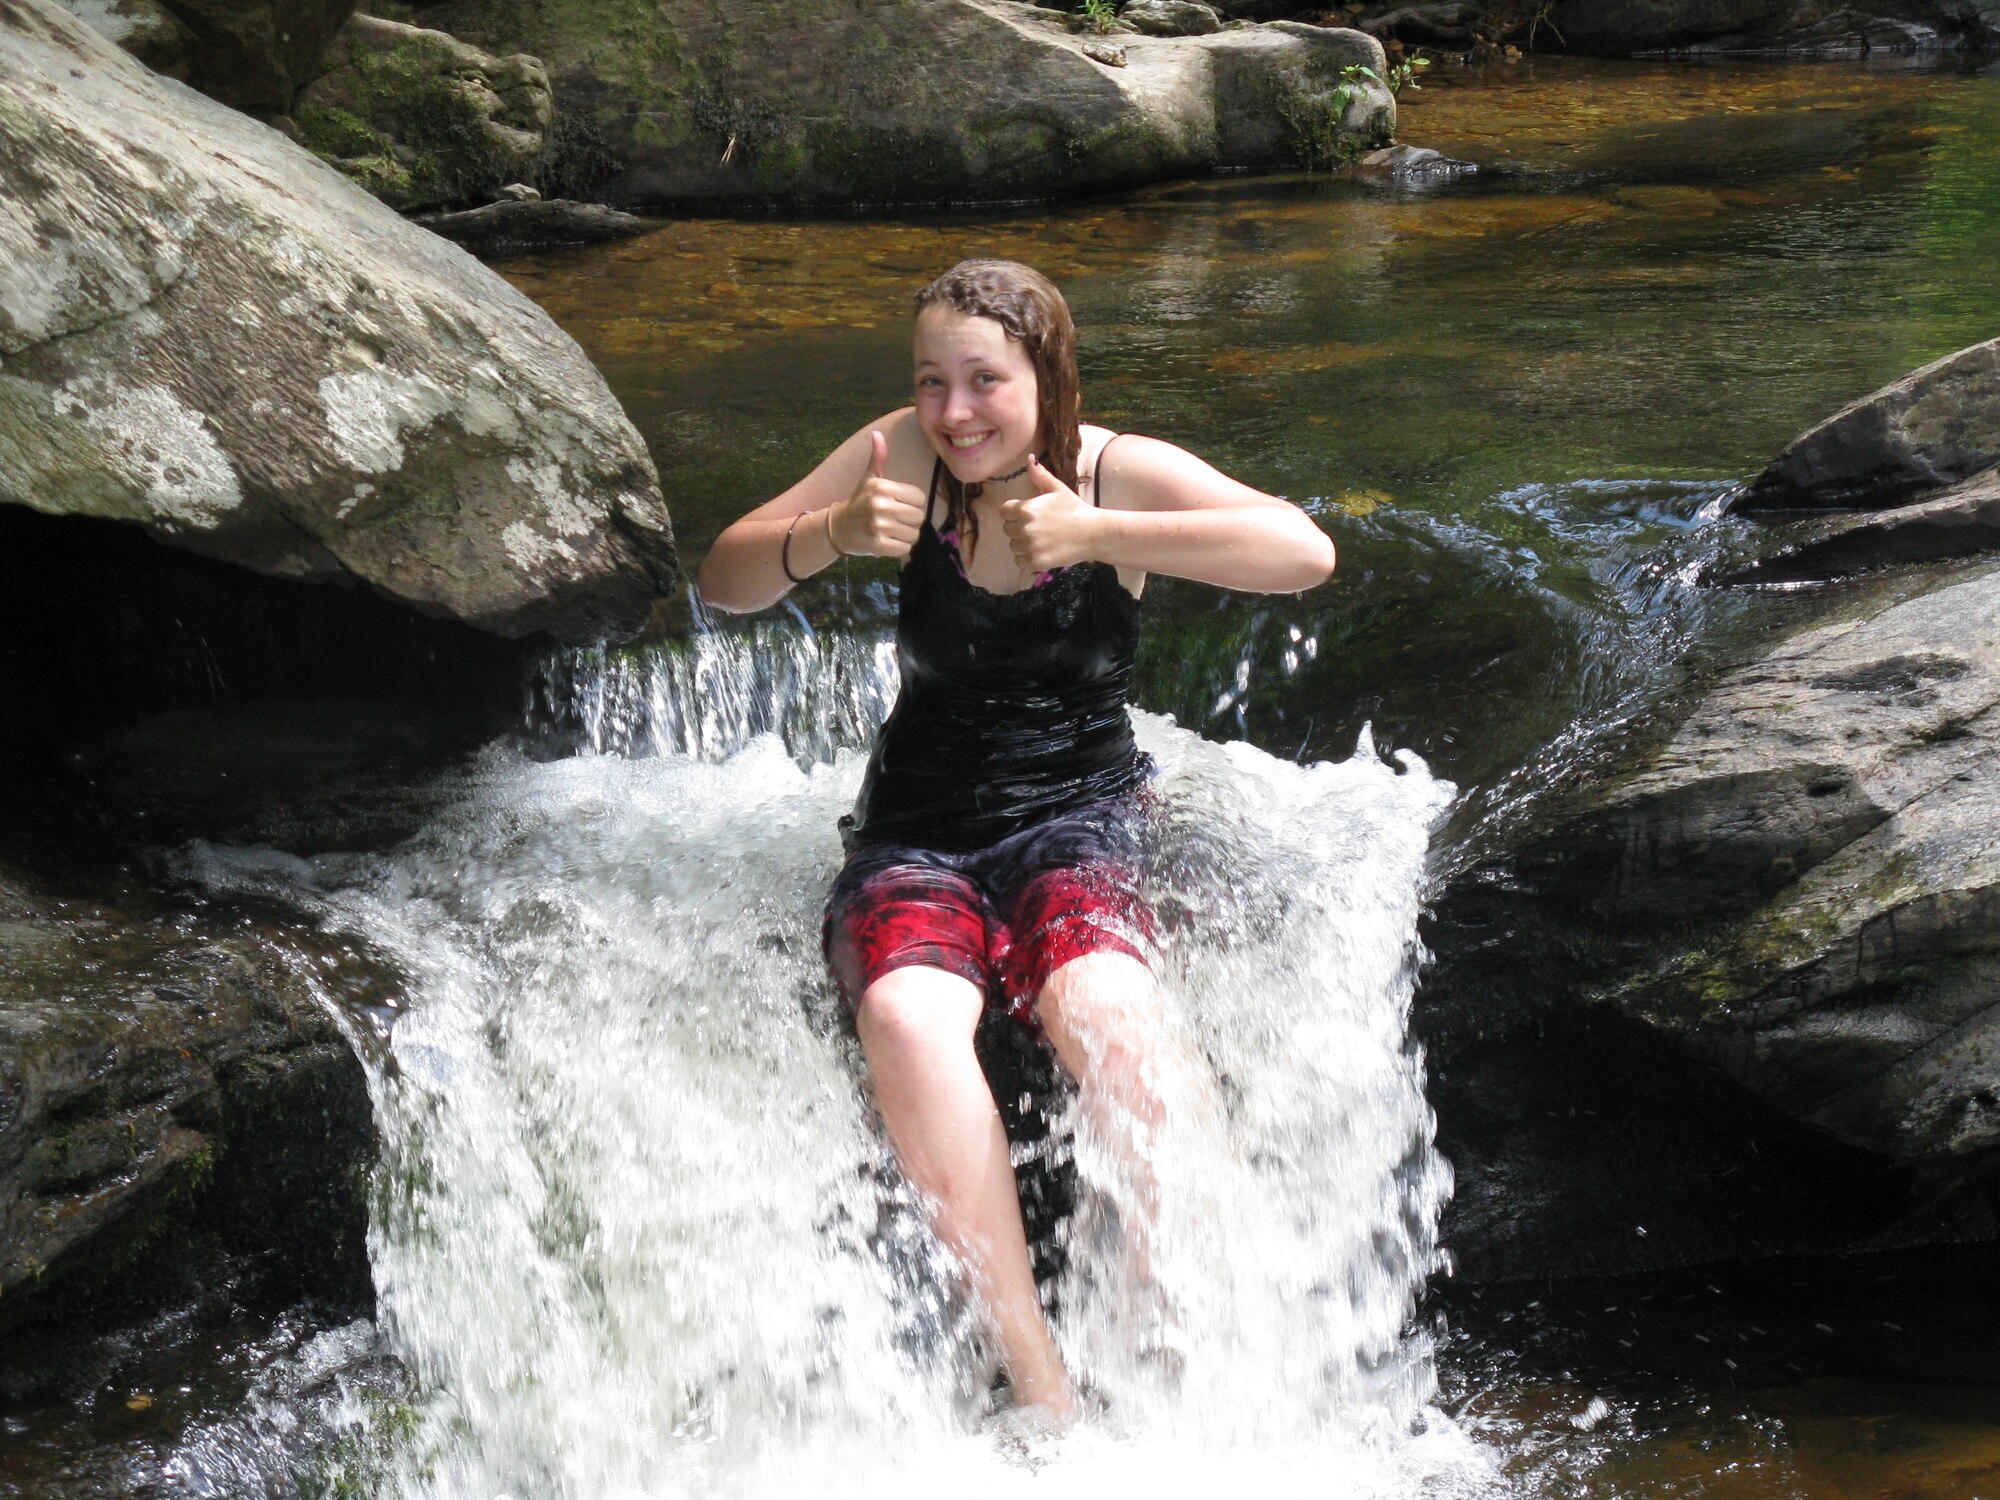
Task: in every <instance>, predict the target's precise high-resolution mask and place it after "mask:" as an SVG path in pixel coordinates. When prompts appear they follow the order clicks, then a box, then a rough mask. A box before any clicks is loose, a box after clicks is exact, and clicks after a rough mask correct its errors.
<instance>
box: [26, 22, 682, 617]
mask: <svg viewBox="0 0 2000 1500" xmlns="http://www.w3.org/2000/svg"><path fill="white" fill-rule="evenodd" d="M0 82H4V84H5V87H4V88H0V353H4V354H5V355H6V358H7V368H6V371H5V373H4V374H0V502H10V503H14V504H22V505H27V506H30V507H33V508H35V509H37V510H42V511H46V512H50V513H55V514H84V515H94V516H101V517H105V518H108V519H112V520H119V521H126V522H136V523H138V524H140V525H142V526H144V527H146V529H147V530H149V531H150V532H152V533H153V534H154V535H156V536H158V537H160V538H161V539H162V540H165V541H169V542H173V543H175V544H177V545H180V546H185V547H190V548H193V549H195V550H198V551H201V552H203V553H205V554H207V555H210V556H214V557H219V558H223V559H226V560H229V561H234V562H237V563H241V564H243V565H245V566H248V567H251V568H256V569H259V570H262V571H266V572H273V573H280V574H283V575H286V576H290V577H296V578H307V579H314V578H318V579H333V578H344V579H359V580H361V581H364V582H366V583H368V584H370V585H371V586H373V587H374V588H376V589H378V590H380V591H381V592H383V593H385V594H387V595H389V596H390V597H392V598H395V599H397V600H400V601H402V602H403V603H405V604H408V605H412V606H414V607H416V608H418V609H420V610H423V611H426V612H429V613H435V614H443V615H450V616H453V617H456V618H458V619H461V620H465V621H467V622H469V623H472V624H476V625H479V626H481V627H483V628H485V629H488V630H492V631H496V632H499V633H502V634H508V635H521V634H525V633H527V632H530V631H534V630H547V631H550V632H553V633H555V634H557V635H560V636H563V637H565V638H568V639H572V640H588V639H596V638H600V637H603V636H605V635H618V634H629V633H630V632H632V631H634V630H636V629H638V628H639V627H640V626H641V625H642V624H643V623H644V621H645V619H646V618H647V615H648V613H649V611H650V608H651V605H652V602H653V600H654V599H655V598H656V597H657V596H658V594H659V593H660V591H661V590H662V589H663V588H664V587H665V585H666V583H667V581H668V580H669V579H670V578H671V577H672V575H673V568H674V558H673V545H672V540H671V530H670V527H669V524H668V520H667V516H666V512H665V507H664V503H663V501H662V500H661V498H660V495H659V489H658V482H657V478H656V476H655V475H654V472H653V468H652V463H651V460H650V458H649V457H648V456H647V454H646V450H645V445H644V443H643V442H642V440H641V439H640V438H639V435H638V434H637V433H636V432H635V431H634V430H633V429H632V426H631V424H630V423H629V422H628V421H627V420H626V418H625V416H624V413H623V412H622V411H621V410H620V409H619V407H618V404H617V402H616V401H615V400H614V399H613V398H612V396H611V394H610V392H609V391H608V390H607V389H606V388H605V386H604V382H603V380H602V378H601V377H600V376H599V375H598V374H597V372H596V371H595V370H594V369H593V368H592V367H591V365H590V362H589V361H588V359H587V358H585V356H584V354H583V352H582V351H581V350H580V349H578V348H577V346H576V344H575V343H574V342H573V341H572V340H571V339H570V338H569V337H568V336H567V335H565V334H564V333H562V331H561V330H560V329H558V328H557V327H556V326H555V325H554V324H553V323H552V322H550V321H549V319H548V318H547V316H546V315H545V314H543V313H542V312H541V311H540V309H539V308H537V307H536V306H535V305H534V304H533V303H532V302H530V301H529V300H528V299H527V298H526V297H524V296H522V295H521V294H520V293H519V292H517V291H515V290H514V289H513V288H512V287H511V286H509V285H508V284H507V283H506V282H504V281H502V280H501V279H500V278H498V277H496V276H494V275H492V274H491V273H489V272H487V271H486V270H485V269H484V268H483V267H481V266H479V264H478V263H477V262H475V261H473V260H472V259H471V258H470V257H468V256H466V255H465V254H464V253H463V252H462V251H460V250H458V249H457V248H456V247H454V246H452V245H450V244H448V243H446V242H445V241H443V240H442V239H439V238H438V237H437V236H435V235H432V234H431V233H429V232H428V231H427V230H424V229H421V228H418V227H416V226H414V225H411V224H409V223H408V222H406V221H405V220H403V219H401V218H400V217H398V216H397V215H395V214H394V213H392V212H390V211H389V210H388V209H387V208H385V207H384V206H383V205H382V204H381V203H379V202H377V201H376V200H375V199H374V198H372V197H370V196H369V195H368V194H367V193H365V192H363V191H362V190H361V189H360V188H358V187H356V186H355V185H354V184H352V183H351V182H349V181H347V180H346V179H345V178H344V177H342V176H341V175H340V174H339V173H338V172H336V171H334V170H333V169H332V168H330V167H328V166H326V165H325V164H324V163H322V162H320V161H318V160H317V159H315V158H314V157H313V156H312V155H311V154H310V153H308V152H306V151H304V150H302V149H300V148H299V147H297V146H295V145H293V144H292V143H291V142H289V141H287V140H286V139H285V138H284V137H283V136H281V135H279V134H278V133H277V132H275V131H273V130H270V129H268V128H266V127H264V126H262V125H259V124H258V123H256V122H255V121H253V120H251V119H249V118H247V117H246V116H244V115H241V114H239V113H236V112H235V111H233V110H229V109H225V108H223V107H222V106H220V105H218V104H215V103H212V102H211V101H209V100H206V99H203V98H202V97H200V96H199V95H196V94H192V93H190V92H189V91H188V90H186V89H181V88H178V87H177V86H175V85H173V84H171V83H167V82H164V81H162V80H160V79H158V78H156V77H154V76H153V75H151V74H149V73H147V72H146V71H145V70H144V69H143V68H141V67H140V66H139V65H138V64H137V63H136V62H134V61H132V60H131V59H130V58H129V57H127V56H126V55H125V54H124V53H122V52H120V51H119V50H117V49H116V48H115V47H113V46H112V45H111V44H110V43H108V42H106V41H104V40H103V39H102V38H101V37H99V36H98V35H97V34H96V33H94V32H92V31H90V30H89V29H87V28H85V27H84V26H82V25H81V24H80V23H78V22H77V21H76V20H74V19H73V18H72V17H70V16H69V15H67V14H66V13H65V12H62V11H60V10H57V9H56V8H55V7H54V6H53V5H52V4H50V3H49V0H15V3H13V4H11V5H10V6H9V7H8V8H6V9H5V10H0ZM551 472H553V473H558V474H559V475H560V481H559V483H557V484H555V485H554V487H553V488H552V487H551V484H550V483H549V482H548V481H546V480H545V479H544V478H542V477H541V476H544V475H546V474H548V473H551ZM520 474H528V475H532V476H536V477H534V478H532V479H529V480H524V479H521V478H517V477H515V476H516V475H520ZM363 486H366V487H367V488H366V489H365V490H364V488H363ZM552 497H554V498H552ZM524 530H525V532H526V533H527V534H532V535H534V536H536V537H538V538H543V539H546V540H548V541H550V542H551V543H552V545H550V546H547V547H544V548H541V549H539V550H537V551H535V553H534V555H535V557H536V558H537V563H538V565H537V566H536V567H535V568H532V569H524V568H523V565H522V563H521V561H520V558H521V557H522V556H523V555H526V553H525V551H524V549H523V547H522V546H521V545H520V542H519V538H520V537H521V536H522V535H523V534H524ZM510 539H511V540H510ZM553 543H560V545H559V546H558V545H553Z"/></svg>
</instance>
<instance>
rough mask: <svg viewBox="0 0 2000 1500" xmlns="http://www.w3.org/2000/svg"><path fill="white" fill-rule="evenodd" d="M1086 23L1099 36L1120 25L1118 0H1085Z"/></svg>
mask: <svg viewBox="0 0 2000 1500" xmlns="http://www.w3.org/2000/svg"><path fill="white" fill-rule="evenodd" d="M1080 13H1081V15H1082V16H1083V19H1084V23H1085V24H1086V25H1088V26H1089V27H1090V29H1091V30H1093V31H1095V32H1096V33H1097V34H1098V35H1099V36H1102V35H1104V33H1106V32H1107V31H1109V30H1110V29H1111V28H1112V27H1113V26H1115V25H1117V24H1118V5H1117V0H1083V8H1082V11H1081V12H1080Z"/></svg>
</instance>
